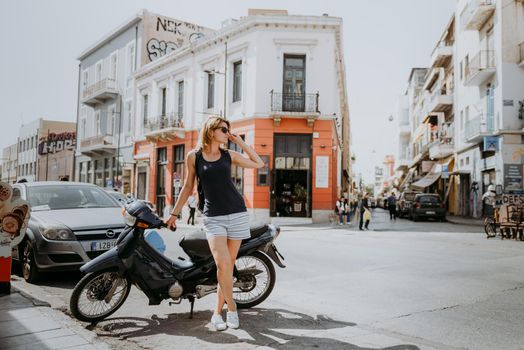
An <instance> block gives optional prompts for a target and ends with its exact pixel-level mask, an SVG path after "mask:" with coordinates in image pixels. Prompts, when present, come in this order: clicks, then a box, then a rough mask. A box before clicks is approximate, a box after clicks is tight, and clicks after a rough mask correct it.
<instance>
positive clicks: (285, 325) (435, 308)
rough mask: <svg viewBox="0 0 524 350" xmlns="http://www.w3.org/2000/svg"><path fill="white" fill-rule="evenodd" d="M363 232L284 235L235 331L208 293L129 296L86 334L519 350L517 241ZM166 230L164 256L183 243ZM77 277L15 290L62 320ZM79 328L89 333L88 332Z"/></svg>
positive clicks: (431, 228)
mask: <svg viewBox="0 0 524 350" xmlns="http://www.w3.org/2000/svg"><path fill="white" fill-rule="evenodd" d="M370 229H371V230H369V231H358V228H355V227H354V226H353V225H348V226H338V225H336V226H332V225H310V226H289V227H284V228H283V229H282V234H281V236H280V237H279V238H278V240H277V242H276V243H277V246H278V248H279V250H280V252H281V253H282V254H283V255H284V257H285V258H286V260H285V264H286V265H287V267H286V268H285V269H280V268H278V267H277V268H276V269H277V283H276V285H275V289H274V291H273V293H272V295H271V296H270V297H269V298H268V300H266V301H265V302H264V303H262V304H261V305H259V306H258V307H255V308H253V309H250V310H246V311H241V313H240V317H241V322H242V325H241V329H239V330H228V331H225V332H221V333H217V332H213V331H211V328H210V326H209V324H208V322H209V319H210V317H211V311H210V310H211V309H212V307H213V304H214V298H215V296H214V295H210V296H207V297H205V298H203V299H201V300H197V302H196V304H195V310H196V312H195V316H194V318H193V319H189V318H188V315H189V303H187V302H183V303H182V304H181V305H176V306H169V305H168V304H167V302H163V303H162V304H161V305H159V306H148V305H147V299H146V298H145V296H143V295H142V293H141V292H140V291H139V290H138V289H136V288H133V290H132V292H131V294H130V298H129V299H128V300H127V301H126V303H125V304H124V306H123V307H122V308H121V309H120V310H119V311H117V313H115V314H114V316H112V317H111V318H110V319H109V320H106V321H104V322H101V323H99V324H98V325H97V326H96V327H94V330H95V331H96V332H97V333H98V334H99V335H100V336H101V337H103V338H102V339H111V340H112V341H111V342H112V343H116V344H118V343H119V342H120V341H122V344H124V342H123V341H124V340H125V341H130V342H132V344H133V345H134V346H138V347H142V348H154V349H171V348H174V347H175V346H176V348H181V349H185V348H190V347H191V348H193V347H197V348H199V349H211V348H212V349H254V348H265V349H269V348H278V349H299V348H300V349H302V348H322V349H524V334H523V333H522V332H520V330H521V328H522V324H524V275H523V273H522V271H523V269H522V266H523V264H524V249H523V248H524V242H517V241H511V240H504V241H501V240H499V239H491V240H487V239H486V238H485V236H484V234H483V233H482V232H481V228H480V227H473V226H465V225H453V224H450V223H440V222H416V223H414V222H411V221H408V220H405V219H398V220H396V221H390V220H389V217H388V216H387V215H386V213H385V212H383V211H382V210H380V209H378V210H375V212H374V214H373V220H372V222H371V225H370ZM184 230H186V229H183V228H181V229H179V231H177V232H176V233H172V232H169V231H166V232H162V235H163V237H164V239H165V241H166V244H167V246H168V251H167V253H166V254H167V255H168V256H170V257H177V256H184V254H183V252H181V251H180V249H179V248H178V247H177V240H178V237H179V235H180V234H182V233H183V232H184ZM79 278H80V275H79V274H59V275H57V274H55V275H49V276H47V278H46V281H45V282H43V283H41V284H39V285H37V286H35V285H27V284H26V283H25V282H23V281H16V282H15V285H16V286H18V287H20V288H22V289H26V290H29V291H30V292H32V294H38V295H39V296H40V297H41V298H43V299H45V300H47V301H49V302H50V303H51V304H52V305H53V306H54V307H56V308H60V309H62V310H64V311H65V312H67V305H68V303H69V296H70V293H71V289H72V288H73V286H74V284H75V283H76V281H78V279H79ZM86 326H87V325H86Z"/></svg>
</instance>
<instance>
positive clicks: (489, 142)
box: [484, 136, 499, 152]
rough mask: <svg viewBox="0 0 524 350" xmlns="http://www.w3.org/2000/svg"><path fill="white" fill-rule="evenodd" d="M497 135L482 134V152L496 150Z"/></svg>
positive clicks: (497, 147) (497, 143) (497, 145)
mask: <svg viewBox="0 0 524 350" xmlns="http://www.w3.org/2000/svg"><path fill="white" fill-rule="evenodd" d="M498 150H499V137H498V136H484V152H487V151H498Z"/></svg>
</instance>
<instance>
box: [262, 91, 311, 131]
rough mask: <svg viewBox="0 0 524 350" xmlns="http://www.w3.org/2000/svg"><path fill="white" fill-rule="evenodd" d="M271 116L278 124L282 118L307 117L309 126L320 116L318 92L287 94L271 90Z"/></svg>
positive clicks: (277, 124)
mask: <svg viewBox="0 0 524 350" xmlns="http://www.w3.org/2000/svg"><path fill="white" fill-rule="evenodd" d="M270 94H271V116H272V117H273V121H274V123H275V125H276V126H279V125H280V122H281V120H282V118H293V119H306V120H307V124H308V126H309V127H312V126H313V124H314V123H315V120H317V119H318V117H319V116H320V111H319V110H318V98H319V94H318V92H317V93H316V94H287V93H281V92H274V91H273V90H271V92H270Z"/></svg>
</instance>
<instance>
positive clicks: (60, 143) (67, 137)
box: [38, 132, 76, 155]
mask: <svg viewBox="0 0 524 350" xmlns="http://www.w3.org/2000/svg"><path fill="white" fill-rule="evenodd" d="M75 147H76V133H75V132H64V133H61V134H55V133H50V134H49V136H48V137H44V138H42V139H41V141H40V143H39V144H38V154H39V155H44V154H48V153H58V152H62V151H73V150H74V149H75Z"/></svg>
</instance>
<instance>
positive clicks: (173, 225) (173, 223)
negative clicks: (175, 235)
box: [165, 214, 177, 231]
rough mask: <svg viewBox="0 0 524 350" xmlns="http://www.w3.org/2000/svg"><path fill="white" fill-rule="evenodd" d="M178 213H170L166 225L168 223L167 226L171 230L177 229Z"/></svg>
mask: <svg viewBox="0 0 524 350" xmlns="http://www.w3.org/2000/svg"><path fill="white" fill-rule="evenodd" d="M176 219H177V217H176V215H173V214H171V215H169V218H168V219H167V220H166V222H165V223H166V225H167V228H168V229H170V230H171V231H175V230H176Z"/></svg>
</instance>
